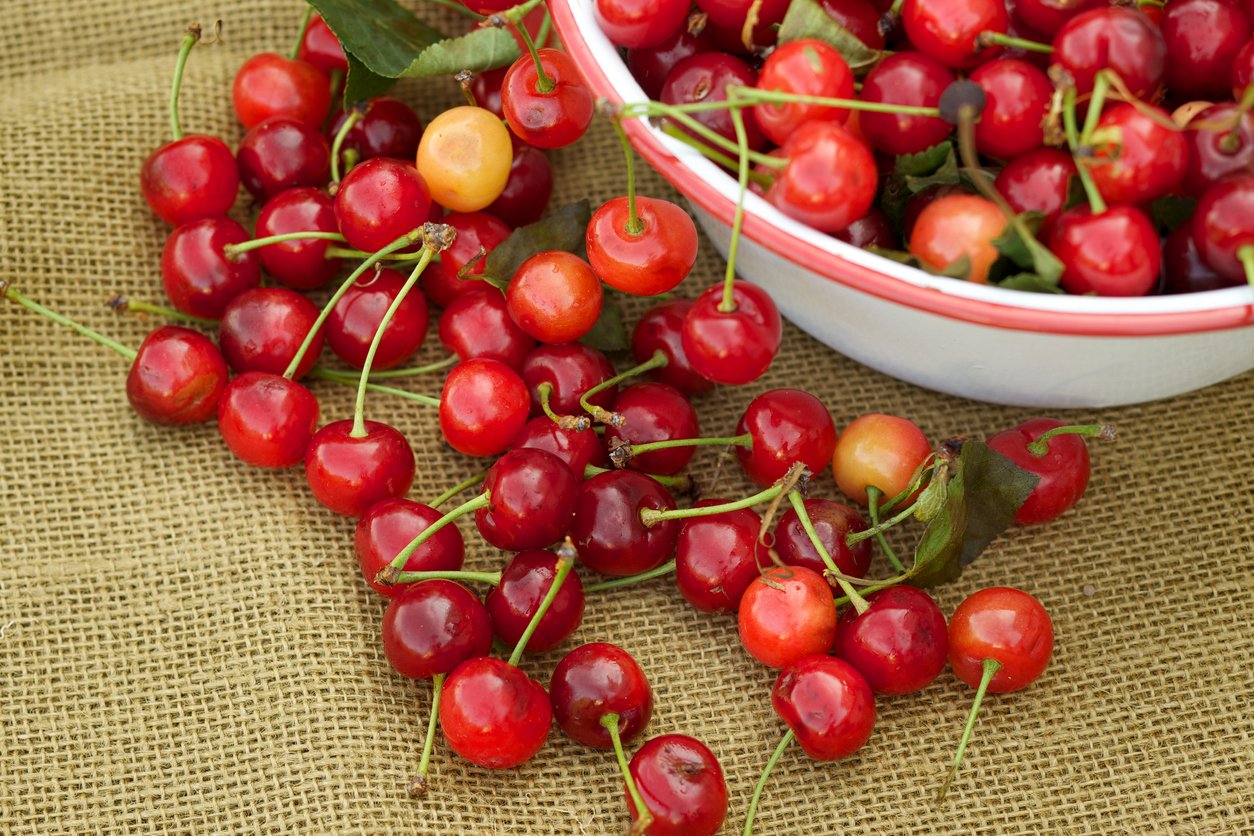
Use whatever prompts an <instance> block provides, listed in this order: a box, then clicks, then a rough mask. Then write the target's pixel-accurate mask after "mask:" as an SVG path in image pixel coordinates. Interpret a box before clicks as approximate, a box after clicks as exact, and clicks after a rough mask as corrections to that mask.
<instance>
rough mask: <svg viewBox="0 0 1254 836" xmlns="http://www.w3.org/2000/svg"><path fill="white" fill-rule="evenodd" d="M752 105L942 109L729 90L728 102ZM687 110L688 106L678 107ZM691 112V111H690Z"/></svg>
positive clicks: (912, 111)
mask: <svg viewBox="0 0 1254 836" xmlns="http://www.w3.org/2000/svg"><path fill="white" fill-rule="evenodd" d="M733 97H734V98H735V99H738V100H740V101H741V102H749V103H752V104H811V105H818V106H819V107H834V108H840V109H842V110H863V111H867V112H870V113H891V114H894V115H897V116H931V117H937V118H939V117H940V108H936V107H926V106H923V105H899V104H892V103H890V102H864V101H861V100H859V99H838V98H833V97H831V96H807V95H803V94H801V93H785V92H784V91H783V90H759V89H757V88H756V87H734V88H729V89H728V101H731V100H732V98H733ZM678 106H679V107H683V108H685V109H687V108H688V107H689V106H687V105H678ZM689 112H691V111H689Z"/></svg>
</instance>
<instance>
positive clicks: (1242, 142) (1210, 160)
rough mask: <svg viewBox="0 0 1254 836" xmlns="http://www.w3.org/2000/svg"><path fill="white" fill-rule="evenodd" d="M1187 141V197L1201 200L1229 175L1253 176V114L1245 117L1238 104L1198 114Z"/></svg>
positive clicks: (1190, 128)
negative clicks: (1216, 183)
mask: <svg viewBox="0 0 1254 836" xmlns="http://www.w3.org/2000/svg"><path fill="white" fill-rule="evenodd" d="M1234 123H1235V124H1234ZM1228 126H1232V127H1231V128H1229V127H1228ZM1184 141H1185V144H1186V146H1187V147H1188V161H1187V163H1186V164H1185V170H1184V190H1185V191H1186V192H1187V193H1188V194H1191V195H1199V196H1200V195H1201V194H1202V192H1204V191H1206V190H1207V189H1208V188H1210V187H1211V185H1212V184H1214V183H1215V182H1216V181H1217V180H1220V179H1222V178H1223V177H1226V176H1227V175H1229V174H1236V173H1240V172H1242V171H1247V172H1251V173H1254V114H1251V113H1249V112H1245V113H1242V112H1241V111H1240V108H1239V107H1238V106H1237V105H1236V104H1233V103H1231V102H1229V103H1225V104H1218V105H1212V106H1210V107H1208V108H1206V109H1205V110H1203V111H1201V112H1200V113H1198V114H1197V115H1196V116H1194V117H1193V119H1192V120H1190V121H1189V125H1188V128H1187V129H1186V130H1185V131H1184Z"/></svg>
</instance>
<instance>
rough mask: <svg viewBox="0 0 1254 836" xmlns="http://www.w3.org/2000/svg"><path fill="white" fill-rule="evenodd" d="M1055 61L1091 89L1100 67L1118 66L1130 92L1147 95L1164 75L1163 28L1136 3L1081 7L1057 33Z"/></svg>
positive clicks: (1081, 91)
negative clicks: (1149, 17) (1129, 6)
mask: <svg viewBox="0 0 1254 836" xmlns="http://www.w3.org/2000/svg"><path fill="white" fill-rule="evenodd" d="M1053 63H1054V65H1056V66H1058V67H1059V68H1061V70H1063V71H1065V72H1066V73H1067V74H1068V75H1069V76H1070V78H1071V80H1072V81H1073V82H1074V84H1075V87H1076V92H1078V93H1079V94H1081V95H1083V94H1085V93H1088V92H1090V91H1092V89H1093V79H1094V77H1095V76H1096V75H1097V73H1098V72H1099V71H1100V70H1104V69H1110V70H1114V71H1115V72H1116V73H1117V74H1118V75H1119V78H1120V79H1121V80H1122V81H1123V83H1124V84H1125V85H1126V86H1127V87H1128V89H1129V91H1130V92H1131V93H1132V95H1134V96H1136V97H1137V98H1148V97H1149V96H1150V95H1151V94H1153V93H1154V91H1155V90H1157V89H1158V85H1159V84H1160V83H1161V82H1162V80H1163V72H1164V70H1165V68H1166V63H1167V46H1166V44H1165V43H1164V42H1163V36H1162V34H1161V33H1160V32H1159V31H1158V30H1157V29H1155V28H1154V25H1153V24H1151V23H1150V22H1149V20H1148V19H1147V18H1146V17H1145V15H1143V14H1141V12H1139V11H1137V10H1135V9H1129V8H1125V7H1123V6H1110V7H1105V8H1098V9H1090V10H1089V11H1086V12H1081V13H1080V14H1078V15H1076V16H1075V17H1073V18H1071V19H1070V20H1068V21H1067V22H1066V23H1065V24H1064V25H1063V27H1062V28H1061V29H1059V30H1058V34H1057V35H1055V36H1054V52H1053Z"/></svg>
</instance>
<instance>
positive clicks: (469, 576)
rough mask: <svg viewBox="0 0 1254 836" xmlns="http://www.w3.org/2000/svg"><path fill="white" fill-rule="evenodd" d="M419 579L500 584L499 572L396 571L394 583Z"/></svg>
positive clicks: (415, 581)
mask: <svg viewBox="0 0 1254 836" xmlns="http://www.w3.org/2000/svg"><path fill="white" fill-rule="evenodd" d="M419 581H468V582H469V583H486V584H489V585H490V586H500V585H501V573H500V572H463V571H460V570H459V571H448V572H398V573H397V575H396V581H395V583H398V584H399V583H418V582H419Z"/></svg>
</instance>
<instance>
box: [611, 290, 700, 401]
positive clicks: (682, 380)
mask: <svg viewBox="0 0 1254 836" xmlns="http://www.w3.org/2000/svg"><path fill="white" fill-rule="evenodd" d="M690 310H692V302H690V301H689V300H687V299H668V300H666V301H664V302H659V303H658V304H656V305H654V306H653V307H652V308H649V310H647V311H645V313H644V316H642V317H640V319H638V320H637V321H636V327H635V328H634V329H633V330H632V332H631V356H632V357H633V358H634V359H635V361H636V362H637V363H643V362H645V361H646V360H648V359H649V358H650V357H652V356H653V355H654V353H655V352H658V351H661V352H662V353H663V354H665V355H666V365H665V366H662V367H661V368H658V369H654V370H653V371H652V372H650V375H651V376H653V377H654V378H656V379H657V380H658V381H659V382H660V383H665V384H666V385H667V386H673V387H675V388H676V389H678V390H679V391H681V392H683V393H684V394H686V395H699V394H701V393H702V392H708V391H710V390H711V389H713V388H714V383H713V382H712V381H710V380H707V379H706V378H704V377H702V376H701V375H699V374H697V373H696V372H695V371H693V370H692V364H691V363H690V362H689V361H688V355H687V353H685V352H684V345H683V338H682V336H681V333H682V331H683V326H684V319H685V318H687V316H688V311H690Z"/></svg>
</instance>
